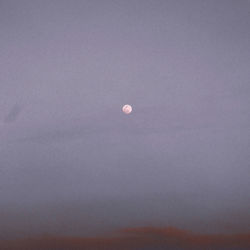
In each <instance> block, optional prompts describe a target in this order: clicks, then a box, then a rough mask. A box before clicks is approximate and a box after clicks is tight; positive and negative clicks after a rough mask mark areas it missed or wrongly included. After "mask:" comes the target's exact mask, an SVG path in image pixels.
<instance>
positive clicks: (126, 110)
mask: <svg viewBox="0 0 250 250" xmlns="http://www.w3.org/2000/svg"><path fill="white" fill-rule="evenodd" d="M122 111H123V113H125V114H126V115H128V114H130V113H131V112H132V107H131V106H130V105H129V104H126V105H124V106H123V107H122Z"/></svg>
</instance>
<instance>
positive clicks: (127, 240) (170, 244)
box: [0, 227, 250, 250]
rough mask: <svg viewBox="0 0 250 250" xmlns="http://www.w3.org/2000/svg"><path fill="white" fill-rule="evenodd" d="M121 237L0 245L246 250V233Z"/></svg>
mask: <svg viewBox="0 0 250 250" xmlns="http://www.w3.org/2000/svg"><path fill="white" fill-rule="evenodd" d="M120 232H122V235H121V236H116V237H109V238H104V237H103V238H102V237H98V238H77V237H46V238H32V239H22V240H12V241H0V249H5V250H22V249H25V250H40V249H42V250H47V249H48V250H52V249H53V250H59V249H60V250H66V249H67V250H74V249H77V250H81V249H84V250H85V249H86V250H99V249H105V250H135V249H141V250H143V249H147V250H149V249H152V250H153V249H154V250H155V249H171V248H175V247H179V248H181V249H229V248H232V247H234V249H238V250H240V249H250V233H249V234H234V235H222V234H221V235H204V234H194V233H192V232H189V231H184V230H179V229H176V228H173V227H168V228H155V227H141V228H126V229H123V230H120Z"/></svg>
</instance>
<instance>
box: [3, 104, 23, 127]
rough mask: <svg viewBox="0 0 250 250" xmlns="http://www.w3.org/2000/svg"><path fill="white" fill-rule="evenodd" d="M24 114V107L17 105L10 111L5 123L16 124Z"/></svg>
mask: <svg viewBox="0 0 250 250" xmlns="http://www.w3.org/2000/svg"><path fill="white" fill-rule="evenodd" d="M21 112H22V107H21V106H20V105H18V104H15V105H14V106H13V107H12V108H11V109H10V111H9V113H8V114H7V115H6V116H5V117H4V122H5V123H11V122H15V121H16V120H17V118H18V116H19V115H20V113H21Z"/></svg>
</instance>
